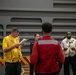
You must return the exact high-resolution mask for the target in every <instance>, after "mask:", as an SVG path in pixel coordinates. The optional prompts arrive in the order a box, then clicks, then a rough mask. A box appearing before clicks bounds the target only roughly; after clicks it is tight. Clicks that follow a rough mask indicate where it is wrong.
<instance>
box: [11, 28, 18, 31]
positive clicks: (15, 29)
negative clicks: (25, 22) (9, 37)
mask: <svg viewBox="0 0 76 75" xmlns="http://www.w3.org/2000/svg"><path fill="white" fill-rule="evenodd" d="M15 31H17V32H19V30H18V28H17V27H13V28H12V30H11V32H15Z"/></svg>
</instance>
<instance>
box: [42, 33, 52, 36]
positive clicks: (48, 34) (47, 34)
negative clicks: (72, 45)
mask: <svg viewBox="0 0 76 75" xmlns="http://www.w3.org/2000/svg"><path fill="white" fill-rule="evenodd" d="M50 35H51V33H43V36H50Z"/></svg>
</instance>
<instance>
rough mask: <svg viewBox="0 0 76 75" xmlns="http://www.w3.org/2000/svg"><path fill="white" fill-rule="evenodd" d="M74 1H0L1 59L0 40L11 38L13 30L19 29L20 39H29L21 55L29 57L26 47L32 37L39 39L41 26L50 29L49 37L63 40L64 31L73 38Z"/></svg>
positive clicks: (75, 24) (0, 51)
mask: <svg viewBox="0 0 76 75" xmlns="http://www.w3.org/2000/svg"><path fill="white" fill-rule="evenodd" d="M70 6H72V7H70ZM75 7H76V0H67V1H66V0H18V1H17V0H7V1H5V0H0V49H1V50H0V56H2V47H1V45H2V39H3V37H4V36H6V35H8V34H10V29H11V28H12V27H14V26H15V27H18V28H19V30H20V37H21V39H22V38H29V41H28V42H27V44H26V47H24V48H23V49H22V52H23V55H29V52H30V50H29V45H30V42H31V41H33V38H34V36H33V35H34V34H35V33H39V34H40V35H41V36H42V34H41V24H42V23H44V22H50V23H52V25H53V33H52V36H53V37H54V38H55V39H57V40H62V39H63V37H64V36H65V34H66V32H67V31H71V32H72V34H73V37H76V36H75V30H76V9H75Z"/></svg>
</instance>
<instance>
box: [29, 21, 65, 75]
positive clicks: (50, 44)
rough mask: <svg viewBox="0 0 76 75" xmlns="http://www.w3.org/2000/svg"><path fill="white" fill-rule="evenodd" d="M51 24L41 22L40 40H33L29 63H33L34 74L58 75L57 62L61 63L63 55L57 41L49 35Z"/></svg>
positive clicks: (63, 58)
mask: <svg viewBox="0 0 76 75" xmlns="http://www.w3.org/2000/svg"><path fill="white" fill-rule="evenodd" d="M51 33H52V25H51V24H50V23H48V22H45V23H43V24H42V34H43V37H42V38H41V40H39V41H37V42H35V44H34V46H33V51H32V54H31V57H30V63H32V64H34V65H35V72H36V75H58V74H59V71H60V67H59V63H61V64H63V63H64V60H65V57H64V54H63V51H62V48H61V45H60V43H59V42H58V41H56V40H55V39H54V38H52V37H51Z"/></svg>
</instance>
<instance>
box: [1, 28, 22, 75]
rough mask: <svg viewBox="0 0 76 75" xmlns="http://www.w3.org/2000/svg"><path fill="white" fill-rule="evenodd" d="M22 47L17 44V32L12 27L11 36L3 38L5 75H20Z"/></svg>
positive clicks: (16, 29)
mask: <svg viewBox="0 0 76 75" xmlns="http://www.w3.org/2000/svg"><path fill="white" fill-rule="evenodd" d="M22 46H23V44H19V30H18V28H16V27H14V28H12V30H11V34H10V35H8V36H5V37H4V38H3V43H2V48H3V53H4V61H5V75H21V63H20V59H21V58H22V53H21V47H22Z"/></svg>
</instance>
